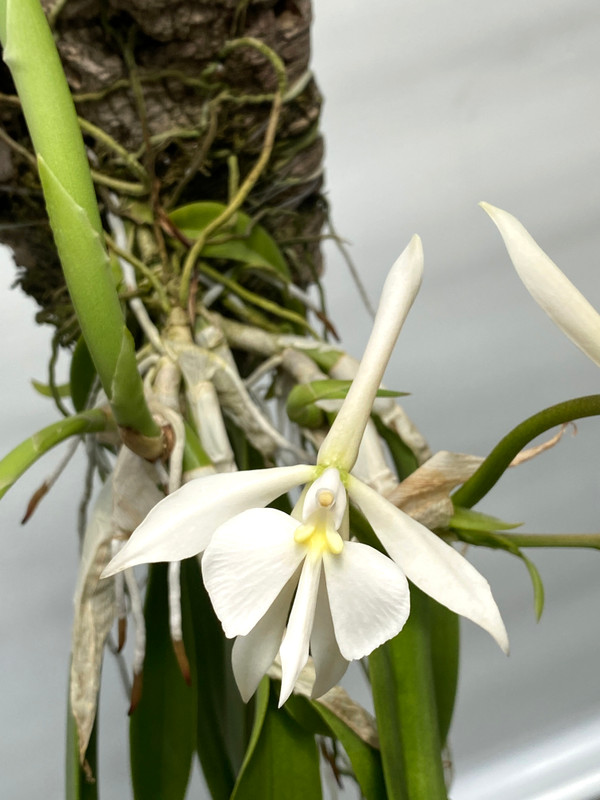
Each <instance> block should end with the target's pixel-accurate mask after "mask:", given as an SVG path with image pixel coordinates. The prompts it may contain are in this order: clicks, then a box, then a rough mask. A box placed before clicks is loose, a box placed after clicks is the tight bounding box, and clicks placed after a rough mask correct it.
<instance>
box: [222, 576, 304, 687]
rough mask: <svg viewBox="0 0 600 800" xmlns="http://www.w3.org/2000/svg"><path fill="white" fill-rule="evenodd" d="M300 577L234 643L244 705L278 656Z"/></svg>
mask: <svg viewBox="0 0 600 800" xmlns="http://www.w3.org/2000/svg"><path fill="white" fill-rule="evenodd" d="M298 577H299V576H297V575H293V576H292V577H291V578H290V580H289V581H288V582H287V583H286V585H285V586H284V587H283V589H282V590H281V592H280V593H279V595H278V596H277V597H276V598H275V601H274V602H273V605H272V606H271V608H269V610H268V611H267V612H266V614H265V615H264V617H263V618H262V619H260V620H259V621H258V622H257V623H256V625H255V626H254V628H252V630H251V631H250V633H248V634H247V635H246V636H238V637H237V639H236V640H235V642H234V643H233V650H232V653H231V665H232V667H233V675H234V677H235V682H236V683H237V685H238V689H239V690H240V694H241V696H242V700H243V701H244V703H247V702H248V700H250V698H251V697H252V695H253V694H254V692H255V691H256V689H257V688H258V684H259V683H260V681H261V678H262V677H263V675H265V673H266V672H267V670H268V669H269V667H270V666H271V664H272V663H273V660H274V658H275V656H276V655H277V651H278V650H279V647H280V645H281V640H282V639H283V632H284V630H285V623H286V621H287V617H288V612H289V610H290V605H291V603H292V597H293V596H294V591H295V589H296V585H297V583H298Z"/></svg>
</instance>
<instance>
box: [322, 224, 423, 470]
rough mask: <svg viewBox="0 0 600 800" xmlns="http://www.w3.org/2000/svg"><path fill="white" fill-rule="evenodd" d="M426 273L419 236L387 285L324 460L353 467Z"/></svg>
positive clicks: (326, 444) (325, 445)
mask: <svg viewBox="0 0 600 800" xmlns="http://www.w3.org/2000/svg"><path fill="white" fill-rule="evenodd" d="M422 277H423V247H422V245H421V240H420V238H419V237H418V236H416V235H415V236H413V237H412V239H411V240H410V242H409V243H408V246H407V247H406V249H405V250H404V252H403V253H402V255H401V256H400V257H399V258H398V259H397V260H396V262H395V263H394V265H393V266H392V268H391V270H390V272H389V274H388V276H387V278H386V281H385V283H384V285H383V290H382V293H381V300H380V301H379V308H378V309H377V314H376V315H375V321H374V323H373V330H372V331H371V335H370V337H369V341H368V342H367V346H366V348H365V352H364V354H363V357H362V359H361V362H360V366H359V368H358V371H357V373H356V377H355V378H354V380H353V381H352V385H351V386H350V390H349V391H348V394H347V396H346V399H345V400H344V403H343V405H342V408H341V409H340V412H339V414H338V415H337V417H336V418H335V420H334V422H333V425H332V426H331V429H330V431H329V433H328V434H327V436H326V438H325V441H324V442H323V444H322V445H321V448H320V450H319V456H318V459H317V461H318V463H319V464H327V465H331V466H336V467H339V468H340V469H344V470H350V469H352V467H353V466H354V462H355V461H356V458H357V455H358V448H359V445H360V440H361V439H362V435H363V433H364V430H365V426H366V424H367V420H368V419H369V415H370V414H371V409H372V407H373V401H374V400H375V395H376V394H377V390H378V389H379V385H380V384H381V379H382V378H383V373H384V372H385V368H386V366H387V363H388V361H389V360H390V356H391V354H392V350H393V349H394V345H395V344H396V340H397V338H398V335H399V333H400V330H401V328H402V325H403V324H404V320H405V319H406V317H407V315H408V312H409V311H410V308H411V306H412V304H413V301H414V299H415V297H416V296H417V292H418V291H419V287H420V285H421V280H422Z"/></svg>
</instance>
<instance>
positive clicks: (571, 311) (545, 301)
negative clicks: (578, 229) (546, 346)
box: [480, 203, 600, 366]
mask: <svg viewBox="0 0 600 800" xmlns="http://www.w3.org/2000/svg"><path fill="white" fill-rule="evenodd" d="M480 205H481V207H482V208H483V210H484V211H486V212H487V213H488V214H489V215H490V217H491V218H492V220H493V221H494V223H495V224H496V226H497V228H498V230H499V231H500V234H501V236H502V238H503V239H504V244H505V245H506V249H507V250H508V255H509V256H510V258H511V261H512V262H513V264H514V267H515V269H516V270H517V273H518V275H519V277H520V278H521V280H522V281H523V283H524V284H525V287H526V288H527V290H528V291H529V293H530V294H531V296H532V297H533V299H534V300H535V301H536V303H537V304H538V305H540V306H541V307H542V308H543V309H544V311H545V312H546V314H548V316H549V317H550V319H551V320H552V321H553V322H554V323H556V325H558V327H559V328H560V329H561V330H562V331H563V333H565V334H566V335H567V336H568V337H569V339H570V340H571V341H572V342H573V343H574V344H576V345H577V347H579V348H580V349H581V350H583V352H584V353H585V354H586V356H588V357H589V358H591V359H592V361H593V362H594V363H595V364H598V366H600V314H598V312H597V311H596V309H595V308H594V307H593V306H592V305H590V303H588V301H587V300H586V299H585V297H584V296H583V295H582V294H581V292H580V291H579V289H576V288H575V286H573V284H572V283H571V281H570V280H569V279H568V278H567V277H566V276H565V275H563V273H562V272H561V271H560V269H559V268H558V267H557V266H556V264H555V263H554V262H553V261H552V260H551V259H550V258H549V257H548V256H547V255H546V253H544V251H543V250H542V249H541V247H539V245H538V244H537V243H536V242H535V240H534V239H533V238H532V237H531V236H530V234H529V233H528V232H527V230H526V229H525V228H524V227H523V225H521V223H520V222H519V220H518V219H516V218H515V217H513V216H512V214H509V213H508V212H507V211H502V209H500V208H495V207H494V206H491V205H490V204H489V203H480Z"/></svg>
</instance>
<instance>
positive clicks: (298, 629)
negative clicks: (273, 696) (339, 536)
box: [279, 550, 321, 708]
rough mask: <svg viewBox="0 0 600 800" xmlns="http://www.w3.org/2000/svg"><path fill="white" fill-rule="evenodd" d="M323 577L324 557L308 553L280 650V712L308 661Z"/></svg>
mask: <svg viewBox="0 0 600 800" xmlns="http://www.w3.org/2000/svg"><path fill="white" fill-rule="evenodd" d="M305 552H306V550H305ZM320 575H321V556H320V555H315V554H314V553H312V552H311V551H310V550H309V551H308V553H307V556H306V558H305V560H304V564H303V565H302V572H301V574H300V580H299V581H298V589H297V590H296V597H295V598H294V603H293V605H292V610H291V612H290V618H289V620H288V625H287V630H286V632H285V636H284V637H283V641H282V643H281V648H280V650H279V655H280V657H281V673H282V676H281V694H280V695H279V707H280V708H281V706H282V705H283V704H284V703H285V701H286V700H287V699H288V697H289V696H290V695H291V693H292V690H293V688H294V685H295V683H296V681H297V680H298V675H300V672H301V671H302V667H303V666H304V665H305V664H306V662H307V661H308V645H309V641H310V632H311V630H312V625H313V619H314V616H315V606H316V604H317V592H318V589H319V577H320Z"/></svg>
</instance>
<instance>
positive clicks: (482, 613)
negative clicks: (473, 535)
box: [334, 476, 508, 653]
mask: <svg viewBox="0 0 600 800" xmlns="http://www.w3.org/2000/svg"><path fill="white" fill-rule="evenodd" d="M348 493H349V494H350V497H351V499H352V500H354V502H355V503H356V504H357V505H358V506H359V507H360V509H361V511H362V512H363V514H364V515H365V517H366V518H367V519H368V520H369V522H370V523H371V525H372V527H373V530H374V531H375V533H376V534H377V537H378V539H379V540H380V542H381V543H382V545H383V546H384V547H385V549H386V550H387V552H388V553H389V554H390V556H391V557H392V558H393V559H394V561H396V562H397V563H398V564H399V565H400V567H401V568H402V570H403V571H404V572H405V574H406V577H407V578H409V579H410V580H411V581H412V582H413V583H414V584H415V585H416V586H418V587H419V589H422V590H423V591H424V592H425V593H426V594H428V595H429V596H430V597H433V598H434V599H435V600H437V601H438V603H442V605H445V606H446V607H447V608H449V609H451V610H452V611H455V612H456V613H457V614H462V616H463V617H467V618H468V619H470V620H472V621H473V622H476V623H477V625H481V627H482V628H484V629H485V630H486V631H488V633H490V634H491V635H492V636H493V637H494V639H495V640H496V641H497V642H498V644H499V645H500V647H501V648H502V650H504V652H505V653H508V636H507V634H506V629H505V627H504V623H503V622H502V618H501V617H500V612H499V611H498V606H497V605H496V603H495V601H494V598H493V597H492V593H491V590H490V586H489V584H488V582H487V581H486V579H485V578H484V577H483V576H482V575H480V574H479V572H477V570H476V569H475V567H474V566H473V565H472V564H470V563H469V562H468V561H467V560H466V559H465V558H463V557H462V556H461V555H460V554H459V553H457V552H456V550H454V548H452V547H450V545H448V544H446V543H445V542H443V541H442V540H441V539H440V538H439V536H436V535H435V534H434V533H432V532H431V531H430V530H428V529H427V528H425V527H424V526H423V525H421V524H420V523H419V522H417V521H416V520H414V519H412V517H409V516H408V515H407V514H405V513H404V512H403V511H400V509H399V508H396V507H395V506H393V505H392V504H391V503H390V502H389V501H388V500H386V499H385V498H383V497H381V495H379V494H377V492H375V491H373V489H370V488H369V487H368V486H366V485H365V484H364V483H361V481H359V480H357V479H356V478H354V477H353V476H350V477H349V480H348ZM334 619H335V617H334ZM342 652H343V651H342Z"/></svg>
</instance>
